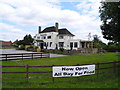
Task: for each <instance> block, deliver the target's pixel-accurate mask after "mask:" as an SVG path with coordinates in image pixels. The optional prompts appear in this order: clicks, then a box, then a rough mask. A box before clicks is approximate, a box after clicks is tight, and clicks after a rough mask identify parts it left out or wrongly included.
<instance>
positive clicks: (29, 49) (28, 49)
mask: <svg viewBox="0 0 120 90" xmlns="http://www.w3.org/2000/svg"><path fill="white" fill-rule="evenodd" d="M33 49H34V47H33V46H29V47H27V48H26V50H27V51H33Z"/></svg>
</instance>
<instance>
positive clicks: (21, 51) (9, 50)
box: [0, 49, 67, 57]
mask: <svg viewBox="0 0 120 90" xmlns="http://www.w3.org/2000/svg"><path fill="white" fill-rule="evenodd" d="M0 53H1V54H12V53H32V52H31V51H24V50H16V49H0ZM34 53H35V52H34ZM63 56H67V55H60V54H50V57H63Z"/></svg>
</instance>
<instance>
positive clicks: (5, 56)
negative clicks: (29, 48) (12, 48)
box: [0, 52, 50, 61]
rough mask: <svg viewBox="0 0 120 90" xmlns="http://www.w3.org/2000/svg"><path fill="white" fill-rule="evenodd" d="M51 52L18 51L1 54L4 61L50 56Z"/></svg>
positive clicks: (0, 56) (0, 57)
mask: <svg viewBox="0 0 120 90" xmlns="http://www.w3.org/2000/svg"><path fill="white" fill-rule="evenodd" d="M49 57H50V54H49V53H42V52H39V53H17V54H0V59H1V60H2V61H8V60H27V59H37V58H49Z"/></svg>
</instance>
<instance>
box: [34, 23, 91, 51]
mask: <svg viewBox="0 0 120 90" xmlns="http://www.w3.org/2000/svg"><path fill="white" fill-rule="evenodd" d="M74 36H75V35H73V34H72V33H71V32H70V31H69V30H67V29H66V28H61V29H59V24H58V23H55V26H51V27H46V28H45V29H44V30H42V31H41V26H39V29H38V34H36V35H35V36H34V41H33V43H34V45H35V46H39V47H40V48H41V49H60V48H64V49H66V50H72V49H75V50H78V49H80V48H92V47H93V41H82V40H80V39H73V37H74Z"/></svg>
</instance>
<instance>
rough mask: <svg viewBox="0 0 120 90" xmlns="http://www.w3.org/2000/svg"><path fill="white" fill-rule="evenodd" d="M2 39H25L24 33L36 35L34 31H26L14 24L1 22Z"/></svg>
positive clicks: (0, 32)
mask: <svg viewBox="0 0 120 90" xmlns="http://www.w3.org/2000/svg"><path fill="white" fill-rule="evenodd" d="M0 26H1V27H0V30H1V31H0V39H1V40H6V41H10V40H11V41H15V40H16V39H19V40H20V39H23V37H24V35H26V34H31V35H34V33H33V32H28V31H24V30H22V29H20V28H17V27H15V26H13V25H9V24H4V23H0Z"/></svg>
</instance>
